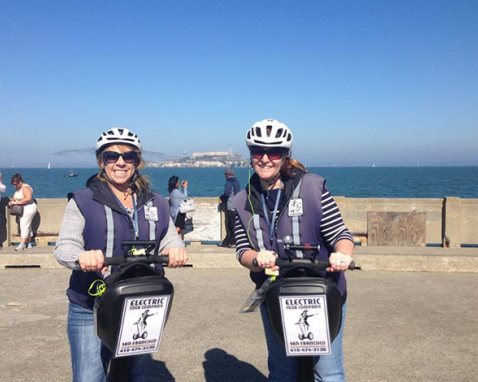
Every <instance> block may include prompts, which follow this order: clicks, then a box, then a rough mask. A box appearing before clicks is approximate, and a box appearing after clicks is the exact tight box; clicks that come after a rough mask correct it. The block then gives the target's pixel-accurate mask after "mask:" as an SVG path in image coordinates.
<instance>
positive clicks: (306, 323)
mask: <svg viewBox="0 0 478 382" xmlns="http://www.w3.org/2000/svg"><path fill="white" fill-rule="evenodd" d="M283 242H284V247H285V250H286V252H288V253H289V255H290V257H289V260H281V259H277V261H276V265H278V266H279V276H278V277H277V280H275V281H274V282H272V283H271V284H270V286H269V288H268V290H267V292H266V295H265V304H266V308H267V312H268V315H269V320H270V323H271V326H272V328H273V330H274V332H275V334H276V336H277V338H278V339H279V340H280V341H281V342H282V343H283V344H284V346H285V350H286V355H287V356H288V357H298V376H299V381H304V382H306V381H307V382H308V381H314V357H317V356H321V355H326V354H330V349H331V344H332V341H333V340H334V339H335V337H336V336H337V334H338V332H339V330H340V326H341V323H342V297H341V295H340V292H339V289H338V287H337V284H336V283H335V282H333V281H332V280H329V279H326V278H325V269H326V268H327V267H329V262H328V261H318V260H315V261H314V260H305V259H293V258H292V256H291V255H292V251H295V250H302V251H315V252H318V248H317V247H314V246H311V245H292V244H291V242H292V240H291V238H290V237H288V236H287V237H285V238H284V240H283ZM349 269H351V270H352V269H360V267H358V266H356V265H355V263H353V262H352V263H351V264H350V266H349Z"/></svg>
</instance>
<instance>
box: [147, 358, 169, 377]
mask: <svg viewBox="0 0 478 382" xmlns="http://www.w3.org/2000/svg"><path fill="white" fill-rule="evenodd" d="M147 362H148V377H149V378H148V379H149V381H161V382H174V381H176V379H175V378H174V377H173V376H172V374H171V373H170V372H169V370H168V368H167V367H166V364H165V363H164V362H162V361H158V360H155V359H153V358H152V357H151V355H150V354H148V360H147Z"/></svg>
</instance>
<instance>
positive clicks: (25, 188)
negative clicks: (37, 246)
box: [8, 173, 38, 251]
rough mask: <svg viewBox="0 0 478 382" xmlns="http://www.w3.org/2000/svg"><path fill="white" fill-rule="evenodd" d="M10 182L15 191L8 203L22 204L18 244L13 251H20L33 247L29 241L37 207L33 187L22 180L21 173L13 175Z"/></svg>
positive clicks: (31, 236) (11, 204)
mask: <svg viewBox="0 0 478 382" xmlns="http://www.w3.org/2000/svg"><path fill="white" fill-rule="evenodd" d="M10 183H11V184H12V186H13V187H15V192H14V194H13V198H12V200H10V202H8V205H9V206H13V205H17V206H23V215H22V216H21V217H20V218H19V224H20V244H18V245H17V246H16V247H15V251H21V250H23V249H25V248H32V247H33V242H31V240H32V239H33V230H32V221H33V218H34V217H35V215H36V213H37V211H38V208H37V204H36V203H35V200H34V199H33V188H32V187H31V186H30V185H29V184H27V183H25V182H24V181H23V177H22V175H21V174H18V173H17V174H15V175H13V176H12V179H11V180H10Z"/></svg>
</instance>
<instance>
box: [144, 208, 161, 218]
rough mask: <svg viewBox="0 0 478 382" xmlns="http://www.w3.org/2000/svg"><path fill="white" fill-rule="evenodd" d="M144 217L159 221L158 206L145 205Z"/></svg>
mask: <svg viewBox="0 0 478 382" xmlns="http://www.w3.org/2000/svg"><path fill="white" fill-rule="evenodd" d="M144 217H145V218H146V220H149V221H153V222H157V221H158V209H157V208H156V207H150V206H145V207H144Z"/></svg>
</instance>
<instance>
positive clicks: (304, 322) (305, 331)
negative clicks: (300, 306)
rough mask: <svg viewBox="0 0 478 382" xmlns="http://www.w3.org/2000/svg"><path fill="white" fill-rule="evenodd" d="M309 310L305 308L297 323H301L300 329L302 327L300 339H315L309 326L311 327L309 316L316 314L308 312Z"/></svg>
mask: <svg viewBox="0 0 478 382" xmlns="http://www.w3.org/2000/svg"><path fill="white" fill-rule="evenodd" d="M307 312H308V310H307V309H305V310H304V311H303V312H302V313H301V315H300V317H299V321H297V322H296V323H295V324H296V325H299V329H300V333H299V340H303V339H306V338H307V339H309V340H313V339H314V335H313V334H312V332H311V331H309V328H310V324H309V322H308V319H309V317H312V316H315V314H307Z"/></svg>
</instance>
